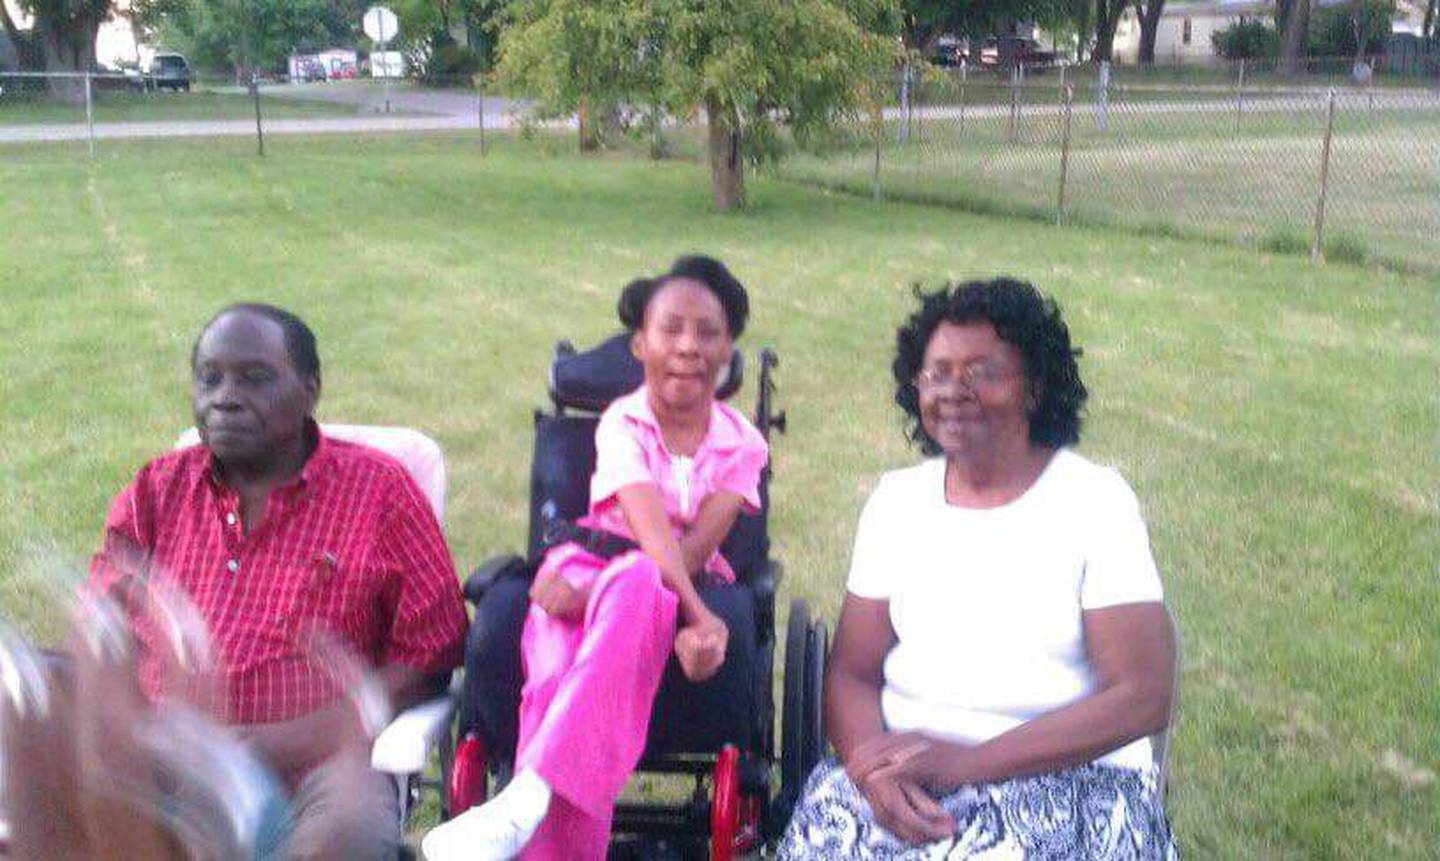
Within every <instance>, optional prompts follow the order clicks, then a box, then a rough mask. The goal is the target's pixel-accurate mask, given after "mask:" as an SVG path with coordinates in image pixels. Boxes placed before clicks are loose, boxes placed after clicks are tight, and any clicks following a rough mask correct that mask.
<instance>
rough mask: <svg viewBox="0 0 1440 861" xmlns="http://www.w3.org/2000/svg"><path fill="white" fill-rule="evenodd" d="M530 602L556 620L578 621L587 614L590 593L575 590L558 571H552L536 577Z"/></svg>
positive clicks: (532, 584) (531, 586)
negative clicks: (586, 607) (586, 608)
mask: <svg viewBox="0 0 1440 861" xmlns="http://www.w3.org/2000/svg"><path fill="white" fill-rule="evenodd" d="M530 600H531V601H533V602H534V603H535V604H537V605H538V606H539V607H540V609H542V610H544V611H545V612H546V613H549V614H550V615H551V616H553V617H554V618H556V619H578V618H580V617H581V616H583V615H584V614H585V605H586V603H588V602H589V600H590V593H589V592H588V591H587V590H584V589H577V588H575V587H574V586H572V585H570V581H569V580H566V579H565V578H564V577H563V576H561V575H560V573H559V572H558V571H556V570H554V569H550V570H542V571H541V572H540V573H538V574H536V575H535V582H533V583H531V584H530Z"/></svg>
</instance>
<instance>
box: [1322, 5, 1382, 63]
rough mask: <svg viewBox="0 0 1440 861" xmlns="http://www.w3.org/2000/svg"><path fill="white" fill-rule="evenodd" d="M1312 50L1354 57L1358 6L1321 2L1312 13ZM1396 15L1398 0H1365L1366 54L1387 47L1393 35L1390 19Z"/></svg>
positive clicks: (1363, 30) (1362, 19) (1362, 10)
mask: <svg viewBox="0 0 1440 861" xmlns="http://www.w3.org/2000/svg"><path fill="white" fill-rule="evenodd" d="M1310 15H1311V17H1310V36H1309V44H1308V47H1309V49H1310V53H1311V55H1313V56H1317V57H1353V56H1355V55H1356V53H1357V52H1356V50H1355V48H1356V45H1355V6H1354V4H1352V3H1343V4H1341V5H1338V6H1319V5H1317V6H1316V7H1315V10H1314V11H1313V12H1311V13H1310ZM1394 15H1395V3H1394V0H1364V4H1363V5H1362V6H1361V7H1360V32H1361V33H1362V34H1363V35H1364V38H1365V51H1364V53H1366V54H1379V53H1381V52H1382V51H1384V50H1385V40H1386V39H1387V38H1388V37H1389V36H1390V19H1391V18H1392V17H1394Z"/></svg>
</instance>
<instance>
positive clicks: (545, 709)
mask: <svg viewBox="0 0 1440 861" xmlns="http://www.w3.org/2000/svg"><path fill="white" fill-rule="evenodd" d="M601 565H604V563H603V562H601V561H600V560H598V559H596V558H595V557H591V556H588V555H582V556H578V557H572V558H571V559H569V560H567V562H566V563H565V565H564V573H565V575H566V576H567V577H568V578H569V579H570V580H571V582H572V583H580V582H583V581H586V580H589V581H590V582H591V586H590V597H589V601H588V603H587V604H586V607H585V615H584V617H583V618H582V619H574V620H565V619H556V618H552V617H551V616H550V615H549V614H547V613H546V612H545V611H544V610H542V609H540V608H539V607H536V606H534V605H531V607H530V612H529V616H528V617H527V618H526V620H525V633H524V635H523V636H522V637H521V640H520V654H521V658H522V660H523V662H524V667H525V687H524V689H523V690H522V692H521V699H520V737H519V742H518V749H517V752H516V757H515V769H516V771H517V772H518V771H520V770H521V769H525V768H533V769H534V770H535V771H536V773H537V774H539V775H540V777H541V778H543V779H544V780H545V782H546V783H548V784H549V785H550V788H551V790H553V793H554V795H553V799H552V800H551V802H550V811H549V813H548V814H546V816H545V821H544V822H542V823H541V824H540V828H539V830H538V831H536V832H535V836H534V837H533V838H532V839H531V840H530V843H529V844H528V845H527V846H526V847H525V851H524V852H523V853H522V855H521V857H522V858H526V859H595V861H603V859H604V858H605V853H606V850H607V848H608V846H609V842H610V820H611V817H612V816H613V815H614V807H615V799H616V798H618V797H619V795H620V792H621V790H623V789H624V788H625V781H626V779H627V778H629V776H630V773H631V772H633V771H634V770H635V766H636V764H637V763H639V761H640V755H641V754H642V753H644V750H645V734H646V729H647V728H648V727H649V725H650V710H651V707H652V706H653V704H654V701H655V692H656V691H657V690H658V689H659V687H660V678H661V676H662V675H663V674H664V672H665V664H666V662H667V661H668V660H669V657H670V650H671V648H672V647H673V645H674V642H675V612H676V599H675V595H674V593H672V592H671V591H670V590H669V589H667V588H665V585H664V584H663V583H662V582H661V579H660V569H659V568H657V567H656V565H655V563H654V562H653V561H651V559H650V557H648V556H646V555H644V554H643V553H640V552H632V553H627V554H625V555H623V556H619V557H616V558H615V559H614V560H613V561H611V562H610V563H609V564H608V565H604V567H603V568H601V567H600V566H601ZM587 568H588V569H589V570H587ZM592 578H593V579H592Z"/></svg>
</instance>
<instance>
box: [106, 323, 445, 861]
mask: <svg viewBox="0 0 1440 861" xmlns="http://www.w3.org/2000/svg"><path fill="white" fill-rule="evenodd" d="M191 372H192V382H191V398H192V406H193V408H194V413H195V424H196V427H197V428H198V429H199V431H200V439H201V443H202V444H201V445H199V446H194V447H191V448H186V449H181V450H178V451H175V452H171V453H170V454H167V455H165V456H163V457H160V458H158V459H156V460H154V461H151V462H150V463H149V464H146V465H145V466H144V467H143V468H142V469H141V470H140V472H139V474H138V475H137V476H136V477H135V480H134V482H132V483H131V484H130V486H129V487H127V488H126V489H125V490H124V491H122V492H121V493H120V495H119V496H118V497H116V499H115V502H114V503H113V505H112V506H111V509H110V514H109V517H108V518H107V520H106V529H105V544H104V548H103V549H102V550H101V552H100V553H98V554H96V556H95V559H94V562H93V564H92V566H91V582H92V584H93V585H94V586H96V587H99V588H109V587H111V586H112V585H113V584H116V583H119V582H123V581H124V580H125V579H126V577H127V576H129V575H131V574H134V573H137V572H136V568H137V565H136V562H135V560H137V559H138V560H140V562H139V566H138V567H139V569H140V570H139V572H138V573H141V574H142V575H143V576H150V577H165V578H168V580H169V581H170V582H171V583H173V584H176V585H178V586H179V587H180V588H181V589H182V590H183V591H184V592H185V593H186V594H187V595H188V597H189V598H190V600H191V601H193V602H194V605H195V607H196V608H197V609H198V610H199V613H200V615H201V616H202V617H203V618H204V620H205V621H206V623H207V624H208V626H209V630H210V635H211V637H212V638H213V641H214V643H215V646H216V649H215V663H216V669H217V672H218V674H219V680H218V682H219V684H218V687H219V689H220V690H219V696H220V698H221V700H222V704H221V706H220V708H221V709H222V710H223V716H224V718H225V719H226V720H228V721H229V722H230V723H232V724H235V725H237V726H238V727H239V729H240V731H241V732H242V733H243V734H244V735H245V737H246V738H247V739H248V740H249V741H250V742H251V743H252V744H253V746H254V748H255V749H256V750H257V752H258V753H259V754H260V755H261V757H262V758H263V759H264V760H265V761H266V762H267V763H269V764H270V766H271V767H272V768H273V769H274V770H275V772H276V773H277V774H278V775H280V776H281V777H282V778H283V779H284V780H285V782H286V783H287V785H288V786H289V788H290V789H291V791H292V792H293V807H294V818H295V825H294V829H293V832H292V836H291V840H290V843H291V854H292V857H334V858H368V857H376V858H382V857H389V858H393V857H394V853H395V850H396V847H397V845H398V841H399V838H400V835H399V830H398V806H397V798H396V791H395V787H394V785H393V783H392V782H391V781H390V779H389V778H388V777H386V776H384V775H380V774H378V773H376V772H373V771H371V770H370V769H369V767H368V761H369V751H368V747H367V739H366V737H365V734H364V733H363V732H362V731H361V727H360V723H359V719H358V715H357V713H356V710H355V708H354V707H353V706H351V705H349V704H347V703H346V702H345V700H344V698H343V697H342V696H341V694H342V691H341V690H339V688H338V685H337V680H336V679H335V678H333V677H332V675H331V673H330V672H328V671H327V669H326V668H325V667H324V666H321V665H318V664H317V662H316V660H315V658H314V656H313V654H311V653H310V652H308V651H307V648H306V647H305V645H304V642H305V638H306V636H308V634H309V633H310V632H311V631H312V630H314V629H316V628H319V629H321V630H323V631H325V632H326V633H328V634H329V635H330V636H331V637H333V638H335V639H336V640H338V641H339V642H340V643H342V644H343V645H344V646H345V647H346V648H348V649H349V650H350V651H352V652H353V653H354V654H356V655H358V656H360V657H361V658H362V659H364V660H365V661H367V662H368V663H369V664H370V666H371V667H372V668H373V669H374V670H375V672H376V673H377V674H378V677H379V679H380V680H381V682H382V683H383V685H384V687H385V689H386V692H387V693H388V694H389V696H390V699H391V702H392V703H393V705H394V707H395V709H397V710H399V709H403V708H405V707H407V706H409V705H412V704H414V703H416V702H419V701H421V700H423V699H424V698H426V697H428V696H432V695H434V694H436V693H437V692H439V691H440V690H442V689H443V688H444V686H445V684H446V683H447V681H448V679H449V676H450V672H451V670H452V669H453V668H454V667H455V666H457V665H458V663H459V662H460V660H461V658H462V652H463V642H464V636H465V630H466V625H467V620H466V615H465V609H464V603H463V600H462V598H461V596H460V589H459V583H458V580H457V578H456V576H455V569H454V565H453V563H452V561H451V559H450V553H449V550H448V549H447V547H446V545H445V539H444V537H443V536H442V535H441V532H440V527H439V524H438V523H437V522H436V519H435V515H434V513H433V512H432V510H431V508H430V506H429V504H428V503H427V501H426V499H425V497H424V495H423V494H422V492H421V491H420V489H419V488H418V487H417V486H416V485H415V483H414V481H413V480H411V478H410V477H409V475H407V473H406V472H405V470H404V468H403V467H402V466H401V465H400V464H399V463H398V462H396V461H394V460H393V459H391V458H390V457H388V456H386V455H384V454H381V453H379V452H377V451H375V450H372V449H369V448H366V447H364V446H359V445H354V444H351V443H346V442H342V441H339V440H335V439H330V438H327V437H325V436H324V434H322V433H321V432H320V430H319V427H318V425H317V424H316V422H315V420H314V418H313V417H312V415H313V412H314V409H315V404H316V401H317V400H318V398H319V396H320V361H319V357H318V355H317V352H316V349H315V337H314V335H313V334H312V333H311V331H310V329H309V328H308V327H307V326H306V325H305V324H304V323H303V322H301V321H300V320H299V319H298V318H296V317H295V316H294V315H292V314H289V313H288V312H285V311H282V310H280V309H277V308H274V307H271V306H267V305H235V306H232V307H230V308H227V309H225V310H223V311H221V312H220V313H219V314H218V315H216V316H215V318H214V319H212V320H211V321H210V323H209V324H208V325H207V326H206V327H205V329H204V331H203V332H202V333H201V335H200V337H199V339H198V340H197V341H196V342H195V346H194V349H193V352H192V354H191ZM140 636H141V640H142V644H143V641H144V640H145V639H146V637H145V633H144V631H143V630H141V631H140ZM146 651H147V650H146V649H145V648H143V646H142V649H141V650H140V661H139V675H140V683H141V687H142V689H144V690H145V692H146V693H147V695H149V696H150V697H152V698H156V697H159V696H162V695H163V694H164V693H165V692H164V691H163V686H164V678H163V673H164V667H163V665H162V664H161V663H160V661H159V659H158V657H155V658H154V659H153V660H152V659H151V658H152V656H149V655H147V654H146Z"/></svg>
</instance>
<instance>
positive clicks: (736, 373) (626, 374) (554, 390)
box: [550, 332, 745, 413]
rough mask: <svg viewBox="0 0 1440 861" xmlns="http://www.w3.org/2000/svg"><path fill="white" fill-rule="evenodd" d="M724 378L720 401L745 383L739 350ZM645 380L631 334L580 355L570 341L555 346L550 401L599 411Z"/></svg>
mask: <svg viewBox="0 0 1440 861" xmlns="http://www.w3.org/2000/svg"><path fill="white" fill-rule="evenodd" d="M721 373H722V374H723V376H724V378H723V379H722V380H721V381H720V385H719V386H718V387H717V388H716V390H715V396H716V397H717V398H720V399H721V400H725V399H726V398H729V397H730V396H731V395H733V394H735V392H737V391H739V390H740V384H741V382H743V380H744V373H745V355H744V354H743V353H741V352H740V351H739V350H738V349H737V350H734V351H732V352H731V353H730V361H729V362H728V363H726V365H725V370H724V371H722V372H721ZM644 381H645V372H644V369H642V368H641V367H640V362H639V361H638V360H637V359H636V358H635V356H634V355H633V354H632V353H631V352H630V333H629V332H621V333H620V334H618V335H615V336H613V337H611V338H608V339H606V340H605V341H603V342H601V343H600V344H599V345H598V346H596V347H592V348H591V349H589V350H586V351H585V352H583V353H579V352H576V351H575V348H574V347H573V346H571V344H570V342H569V341H561V342H560V343H558V344H556V345H555V359H554V361H552V362H551V363H550V399H551V400H553V401H554V402H555V405H556V406H557V407H563V408H566V409H577V410H588V411H591V412H597V413H598V412H602V411H603V410H604V409H605V408H606V407H608V406H610V402H611V401H613V400H615V399H616V398H618V397H620V396H621V395H627V394H629V393H630V392H633V391H635V389H636V388H638V387H639V385H640V384H641V383H642V382H644Z"/></svg>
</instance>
